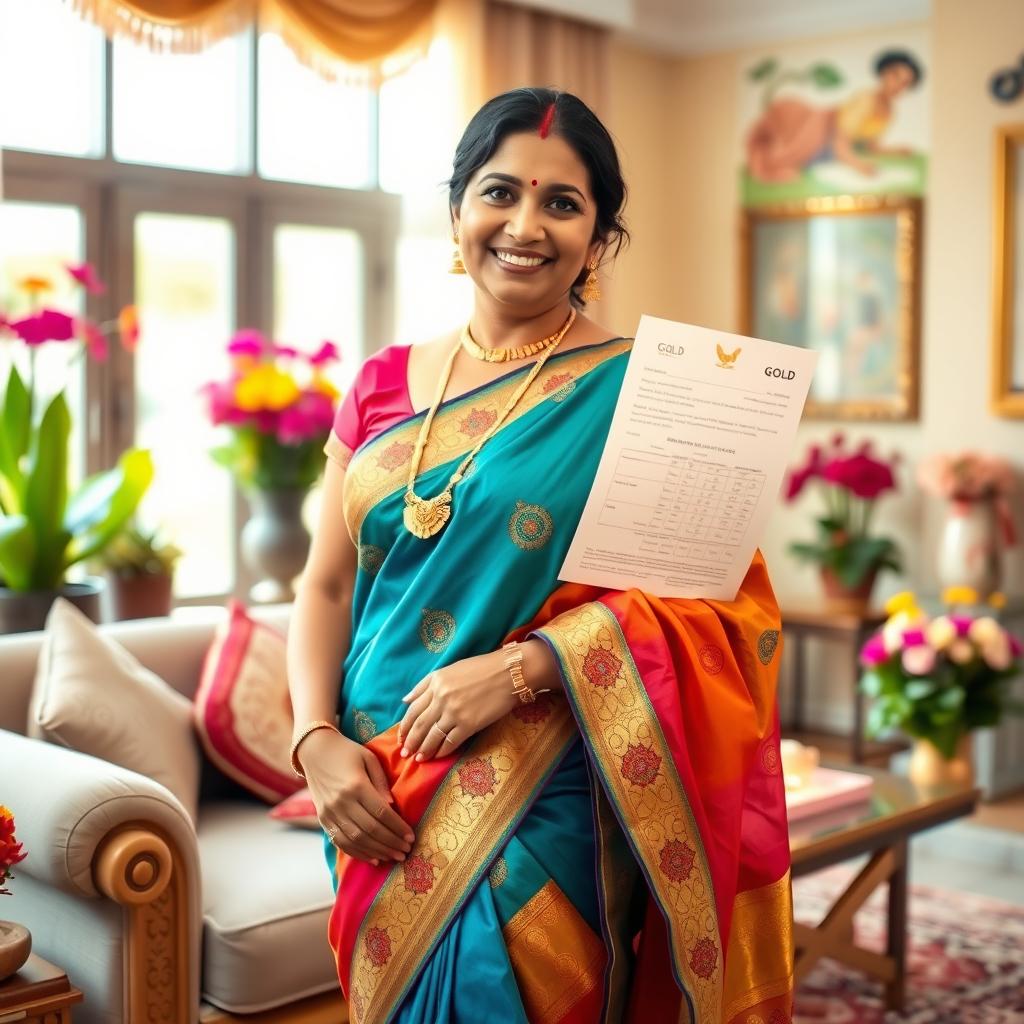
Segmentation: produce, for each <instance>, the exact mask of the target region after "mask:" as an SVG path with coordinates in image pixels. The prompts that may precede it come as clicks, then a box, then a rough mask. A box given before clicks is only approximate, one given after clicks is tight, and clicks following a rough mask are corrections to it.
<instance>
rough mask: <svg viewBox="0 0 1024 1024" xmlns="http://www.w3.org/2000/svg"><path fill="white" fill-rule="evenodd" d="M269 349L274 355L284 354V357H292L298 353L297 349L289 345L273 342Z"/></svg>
mask: <svg viewBox="0 0 1024 1024" xmlns="http://www.w3.org/2000/svg"><path fill="white" fill-rule="evenodd" d="M271 349H272V351H273V353H274V355H275V356H284V357H285V358H286V359H294V358H295V357H296V356H297V355H298V354H299V350H298V349H297V348H293V347H292V346H291V345H276V344H275V345H272V346H271Z"/></svg>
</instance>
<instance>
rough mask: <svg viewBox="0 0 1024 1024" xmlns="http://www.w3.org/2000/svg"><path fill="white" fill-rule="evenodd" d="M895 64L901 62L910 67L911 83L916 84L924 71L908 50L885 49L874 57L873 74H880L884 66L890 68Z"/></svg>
mask: <svg viewBox="0 0 1024 1024" xmlns="http://www.w3.org/2000/svg"><path fill="white" fill-rule="evenodd" d="M896 64H903V65H904V66H906V67H908V68H909V69H910V72H911V74H913V76H914V81H913V82H912V83H911V85H917V83H918V82H920V81H921V76H922V75H923V74H924V72H923V71H922V70H921V65H920V64H919V63H918V60H917V58H916V57H915V56H914V55H913V54H912V53H910V52H909V51H908V50H886V51H885V52H884V53H882V54H879V56H878V57H876V58H875V74H876V75H880V74H881V73H882V72H883V71H884V70H885V69H886V68H891V67H893V66H894V65H896Z"/></svg>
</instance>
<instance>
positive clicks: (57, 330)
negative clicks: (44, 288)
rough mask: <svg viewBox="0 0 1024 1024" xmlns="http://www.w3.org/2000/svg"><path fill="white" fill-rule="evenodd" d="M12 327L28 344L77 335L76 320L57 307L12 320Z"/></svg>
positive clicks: (38, 343)
mask: <svg viewBox="0 0 1024 1024" xmlns="http://www.w3.org/2000/svg"><path fill="white" fill-rule="evenodd" d="M9 326H10V328H11V329H12V330H13V331H14V333H15V334H16V335H18V337H19V338H21V340H22V341H23V342H25V344H26V345H42V344H43V343H44V342H47V341H70V340H71V339H72V338H73V337H74V336H75V320H74V317H70V316H68V315H67V313H61V312H60V311H59V310H56V309H40V310H38V311H37V312H35V313H33V314H32V315H31V316H26V317H23V318H22V319H21V320H12V321H10V323H9Z"/></svg>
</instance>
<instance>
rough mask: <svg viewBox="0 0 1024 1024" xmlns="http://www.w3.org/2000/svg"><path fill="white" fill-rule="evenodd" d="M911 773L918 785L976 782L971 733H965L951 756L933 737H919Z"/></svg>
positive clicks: (911, 762) (968, 783)
mask: <svg viewBox="0 0 1024 1024" xmlns="http://www.w3.org/2000/svg"><path fill="white" fill-rule="evenodd" d="M907 774H908V775H909V777H910V781H911V782H913V783H914V784H915V785H917V786H926V787H927V786H944V785H950V784H957V783H959V784H962V785H970V784H971V783H973V782H974V763H973V760H972V746H971V734H970V733H965V734H964V735H963V736H962V737H961V739H960V742H959V743H958V744H957V747H956V754H955V755H954V756H953V757H952V758H948V759H947V758H945V757H943V755H942V753H941V752H940V751H939V748H938V747H936V746H935V744H934V743H932V741H931V740H928V739H923V738H918V739H916V740H915V741H914V749H913V751H912V752H911V755H910V766H909V768H908V769H907Z"/></svg>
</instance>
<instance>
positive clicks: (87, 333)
mask: <svg viewBox="0 0 1024 1024" xmlns="http://www.w3.org/2000/svg"><path fill="white" fill-rule="evenodd" d="M75 335H76V337H79V338H81V339H82V341H84V342H85V347H86V348H87V349H88V350H89V355H91V356H92V357H93V359H95V360H97V361H98V362H101V363H102V362H105V361H106V358H107V356H109V355H110V346H109V345H108V344H107V336H106V335H105V334H104V333H103V331H101V330H100V328H99V325H98V324H96V323H94V322H93V321H92V320H89V319H88V318H87V317H84V316H83V317H80V318H79V319H78V320H76V321H75Z"/></svg>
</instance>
